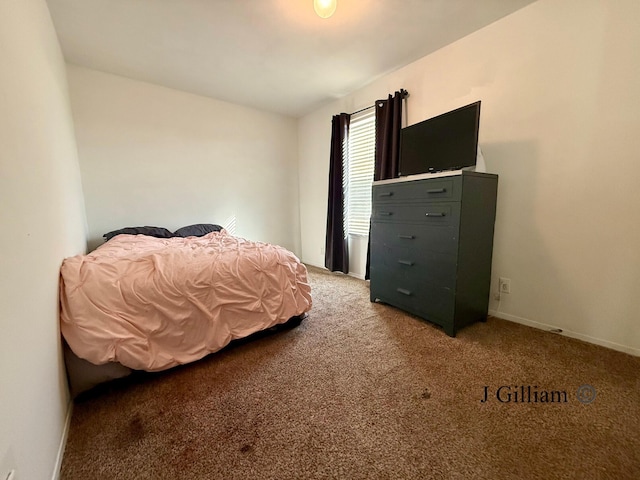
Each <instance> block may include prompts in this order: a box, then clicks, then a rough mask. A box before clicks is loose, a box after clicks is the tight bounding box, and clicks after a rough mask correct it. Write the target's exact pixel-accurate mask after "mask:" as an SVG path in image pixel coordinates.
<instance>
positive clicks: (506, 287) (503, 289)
mask: <svg viewBox="0 0 640 480" xmlns="http://www.w3.org/2000/svg"><path fill="white" fill-rule="evenodd" d="M498 287H499V288H498V291H499V292H500V293H511V279H510V278H504V277H500V278H499V279H498Z"/></svg>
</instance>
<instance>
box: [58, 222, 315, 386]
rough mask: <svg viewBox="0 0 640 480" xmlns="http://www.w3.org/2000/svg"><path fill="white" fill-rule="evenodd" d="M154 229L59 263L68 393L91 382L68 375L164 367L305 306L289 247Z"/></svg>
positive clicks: (101, 376)
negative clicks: (70, 388) (68, 378)
mask: <svg viewBox="0 0 640 480" xmlns="http://www.w3.org/2000/svg"><path fill="white" fill-rule="evenodd" d="M145 228H146V227H145ZM154 228H155V227H154ZM125 230H126V229H125ZM161 230H163V231H160V232H155V236H150V235H148V234H139V232H135V231H133V232H129V233H127V232H126V231H125V232H124V233H122V231H119V233H116V234H115V235H111V236H109V234H107V235H105V237H107V240H108V241H107V242H106V243H105V244H103V245H101V246H100V247H98V248H97V249H96V250H94V251H93V252H91V253H89V254H87V255H78V256H75V257H71V258H67V259H65V260H64V262H63V264H62V266H61V270H60V322H61V323H60V328H61V332H62V335H63V337H64V340H65V342H66V344H68V347H69V350H68V351H67V352H66V361H67V367H68V371H69V376H70V382H71V386H72V393H73V394H74V395H76V394H77V393H79V391H82V390H86V389H87V387H88V386H92V385H91V383H95V382H92V381H91V380H90V379H89V381H87V379H86V378H82V379H78V378H75V379H74V378H73V376H74V375H76V376H78V375H83V376H86V375H87V374H89V375H92V376H94V377H96V382H99V381H103V380H106V379H110V378H116V377H119V376H123V375H125V374H127V373H128V372H130V371H131V370H144V371H147V372H157V371H161V370H166V369H169V368H172V367H175V366H177V365H182V364H186V363H189V362H193V361H196V360H199V359H201V358H203V357H204V356H206V355H208V354H210V353H213V352H216V351H218V350H220V349H222V348H224V347H225V346H226V345H228V344H229V343H230V342H231V341H233V340H235V339H240V338H244V337H248V336H250V335H252V334H254V333H255V332H259V331H264V330H267V329H271V328H274V327H276V326H278V325H283V324H286V323H287V322H290V321H291V320H292V319H294V320H295V319H300V318H302V317H303V316H304V315H305V314H306V312H308V311H309V309H310V308H311V305H312V300H311V288H310V286H309V284H308V282H307V270H306V267H305V266H304V265H303V264H302V263H301V262H300V261H299V260H298V258H296V256H295V255H294V254H293V253H291V252H289V251H288V250H286V249H284V248H282V247H279V246H276V245H271V244H267V243H262V242H252V241H249V240H245V239H243V238H239V237H235V236H232V235H230V234H228V233H227V232H226V231H225V230H224V229H220V230H219V231H209V232H207V233H202V232H200V234H199V236H190V235H188V234H187V235H185V234H184V232H182V235H180V234H179V233H180V232H179V231H177V232H174V233H173V234H172V233H171V232H169V231H168V230H167V231H166V232H165V231H164V229H161ZM167 232H168V233H167ZM111 233H113V232H111ZM136 233H138V234H136ZM187 233H189V232H187ZM176 234H178V235H176ZM94 367H95V368H94ZM98 367H100V368H98ZM74 383H75V385H74Z"/></svg>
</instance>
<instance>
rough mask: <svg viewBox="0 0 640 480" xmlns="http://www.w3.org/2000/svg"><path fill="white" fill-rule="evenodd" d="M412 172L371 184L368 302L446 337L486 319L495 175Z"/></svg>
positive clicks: (496, 186)
mask: <svg viewBox="0 0 640 480" xmlns="http://www.w3.org/2000/svg"><path fill="white" fill-rule="evenodd" d="M436 175H438V174H436ZM417 177H418V178H416V179H413V180H403V179H393V180H383V181H378V182H374V184H373V205H372V206H373V211H372V216H371V218H372V221H371V252H370V253H371V263H370V265H371V268H370V279H371V301H372V302H373V301H375V300H379V301H381V302H384V303H387V304H389V305H393V306H396V307H398V308H401V309H403V310H406V311H407V312H410V313H412V314H414V315H417V316H419V317H421V318H424V319H426V320H429V321H431V322H433V323H435V324H437V325H440V326H442V327H443V329H444V331H445V332H446V333H447V334H448V335H450V336H452V337H453V336H455V334H456V332H457V331H458V329H460V328H461V327H463V326H465V325H467V324H469V323H471V322H474V321H476V320H482V321H484V320H486V318H487V311H488V306H489V287H490V283H491V255H492V251H493V227H494V223H495V215H496V195H497V189H498V176H497V175H493V174H487V173H477V172H471V171H464V170H463V171H457V172H455V173H454V174H452V175H449V176H434V175H431V176H428V178H420V177H425V176H417Z"/></svg>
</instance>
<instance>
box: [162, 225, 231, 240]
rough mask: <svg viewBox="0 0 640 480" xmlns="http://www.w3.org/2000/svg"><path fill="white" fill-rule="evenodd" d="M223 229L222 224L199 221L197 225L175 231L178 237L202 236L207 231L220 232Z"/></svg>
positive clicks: (174, 233)
mask: <svg viewBox="0 0 640 480" xmlns="http://www.w3.org/2000/svg"><path fill="white" fill-rule="evenodd" d="M220 230H222V227H221V226H220V225H214V224H212V223H197V224H195V225H189V226H187V227H182V228H179V229H178V230H176V231H175V232H173V235H174V236H176V237H202V236H203V235H206V234H207V233H211V232H219V231H220Z"/></svg>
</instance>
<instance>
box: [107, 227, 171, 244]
mask: <svg viewBox="0 0 640 480" xmlns="http://www.w3.org/2000/svg"><path fill="white" fill-rule="evenodd" d="M120 234H128V235H147V236H148V237H156V238H171V237H173V236H174V234H173V233H171V230H167V229H166V228H162V227H126V228H121V229H120V230H114V231H112V232H109V233H105V234H104V235H103V237H104V238H105V239H106V241H107V242H108V241H109V240H111V239H112V238H113V237H115V236H116V235H120Z"/></svg>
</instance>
